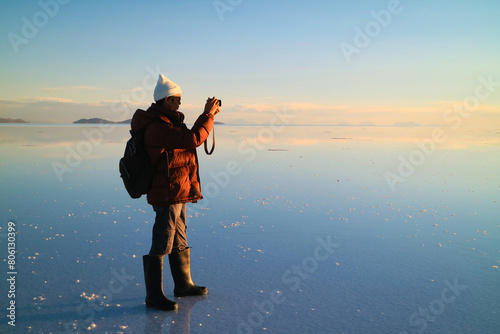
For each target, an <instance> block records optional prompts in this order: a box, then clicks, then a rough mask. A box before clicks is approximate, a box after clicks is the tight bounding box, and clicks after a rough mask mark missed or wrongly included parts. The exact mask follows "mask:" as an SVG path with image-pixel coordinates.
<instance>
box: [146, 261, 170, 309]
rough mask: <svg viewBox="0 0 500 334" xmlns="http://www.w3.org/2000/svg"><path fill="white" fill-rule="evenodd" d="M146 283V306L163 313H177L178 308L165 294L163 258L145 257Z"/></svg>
mask: <svg viewBox="0 0 500 334" xmlns="http://www.w3.org/2000/svg"><path fill="white" fill-rule="evenodd" d="M142 262H143V265H144V281H145V282H146V306H147V307H152V308H155V309H157V310H162V311H175V310H177V308H178V306H177V303H176V302H173V301H171V300H170V299H168V298H167V297H165V294H164V293H163V256H150V255H144V256H143V257H142Z"/></svg>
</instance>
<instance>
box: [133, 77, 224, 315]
mask: <svg viewBox="0 0 500 334" xmlns="http://www.w3.org/2000/svg"><path fill="white" fill-rule="evenodd" d="M181 95H182V91H181V89H180V87H179V85H177V84H175V83H174V82H172V81H171V80H170V79H168V78H167V77H165V76H164V75H162V74H160V75H159V78H158V83H157V84H156V88H155V90H154V100H155V103H152V104H151V106H150V107H149V108H148V109H147V110H141V109H138V110H137V111H136V112H135V114H134V116H133V118H132V123H131V127H132V131H133V132H137V131H140V130H142V129H144V128H145V129H146V131H145V134H144V143H145V146H146V150H147V152H148V155H149V159H150V162H151V164H152V165H153V166H155V165H156V164H157V162H158V163H159V165H158V168H157V169H156V172H155V175H154V177H153V181H152V184H151V188H150V190H149V191H148V193H147V201H148V203H149V204H151V205H152V206H153V210H154V211H155V213H156V217H155V223H154V226H153V237H152V244H151V249H150V251H149V254H147V255H144V256H143V268H144V280H145V284H146V306H147V307H152V308H155V309H159V310H165V311H173V310H176V309H177V308H178V305H177V303H176V302H174V301H171V300H169V299H168V298H167V297H165V294H164V292H163V258H164V256H165V255H167V254H168V259H169V265H170V271H171V274H172V277H173V279H174V284H175V287H174V295H175V296H176V297H185V296H200V295H205V294H207V292H208V289H207V288H206V287H203V286H197V285H195V284H194V283H193V281H192V279H191V266H190V258H191V257H190V247H188V244H187V239H186V203H190V202H192V203H196V202H197V201H198V200H200V199H202V198H203V196H202V194H201V187H200V175H199V170H198V168H199V166H198V156H197V154H196V148H197V147H198V146H200V145H201V144H202V143H203V142H204V141H205V140H206V139H207V138H208V135H209V134H210V131H211V130H212V127H213V124H214V116H215V115H216V114H217V113H219V111H220V107H219V101H218V100H217V99H216V98H215V97H214V98H209V99H208V100H207V102H206V104H205V109H204V111H203V113H202V114H201V115H200V116H199V117H198V119H197V120H196V122H195V123H194V125H193V127H192V128H191V129H189V128H188V127H187V126H186V124H184V114H183V113H181V112H179V111H178V110H179V106H180V105H181Z"/></svg>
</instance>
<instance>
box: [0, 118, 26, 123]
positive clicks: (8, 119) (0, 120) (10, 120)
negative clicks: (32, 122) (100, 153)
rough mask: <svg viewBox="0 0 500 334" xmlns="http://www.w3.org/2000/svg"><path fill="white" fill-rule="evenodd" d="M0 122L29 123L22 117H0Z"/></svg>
mask: <svg viewBox="0 0 500 334" xmlns="http://www.w3.org/2000/svg"><path fill="white" fill-rule="evenodd" d="M0 123H29V122H27V121H25V120H24V119H20V118H18V119H12V118H0Z"/></svg>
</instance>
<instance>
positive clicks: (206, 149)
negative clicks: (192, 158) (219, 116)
mask: <svg viewBox="0 0 500 334" xmlns="http://www.w3.org/2000/svg"><path fill="white" fill-rule="evenodd" d="M212 138H213V141H212V149H211V150H210V151H208V144H207V142H208V138H207V139H206V140H205V142H204V143H203V145H204V148H205V153H206V154H207V155H212V153H214V150H215V127H213V128H212Z"/></svg>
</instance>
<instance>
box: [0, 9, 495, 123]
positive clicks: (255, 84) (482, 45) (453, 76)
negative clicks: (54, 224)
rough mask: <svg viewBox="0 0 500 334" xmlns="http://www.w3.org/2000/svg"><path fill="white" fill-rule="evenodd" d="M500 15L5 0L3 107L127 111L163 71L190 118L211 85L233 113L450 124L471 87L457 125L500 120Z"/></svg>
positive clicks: (33, 114) (121, 115)
mask: <svg viewBox="0 0 500 334" xmlns="http://www.w3.org/2000/svg"><path fill="white" fill-rule="evenodd" d="M44 8H45V9H44ZM387 14H388V15H389V16H387ZM384 15H385V16H384ZM377 16H378V17H379V21H377V19H376V17H377ZM499 16H500V3H498V1H494V0H488V1H486V0H482V1H460V2H457V1H447V0H445V1H438V2H435V1H425V0H424V1H415V0H414V1H411V0H401V1H396V0H391V1H378V0H377V1H310V2H305V1H295V0H289V1H260V0H253V1H250V0H220V1H201V0H190V1H144V2H138V1H121V2H119V3H118V2H114V1H83V0H72V1H71V0H69V1H68V0H65V1H63V0H59V1H57V0H46V1H44V0H41V1H3V2H1V4H0V35H1V36H2V39H1V40H0V56H1V59H2V61H1V62H0V85H1V89H0V117H10V118H23V119H25V120H28V121H31V122H57V123H64V122H72V121H74V120H77V119H79V118H83V117H85V118H91V117H102V118H107V119H112V120H123V119H125V118H129V117H131V116H132V114H133V111H134V110H135V109H136V108H146V107H147V106H148V105H149V104H150V103H151V102H152V87H151V86H152V85H153V83H154V81H155V80H156V77H154V78H153V76H156V75H157V73H158V72H161V73H163V74H165V75H166V76H168V77H169V78H170V79H172V80H173V81H174V82H176V83H178V84H179V85H180V86H181V88H182V90H183V105H182V106H181V110H182V111H184V112H185V113H186V116H187V120H188V121H193V120H194V118H195V117H196V115H197V114H198V113H199V112H200V111H201V110H202V107H203V104H204V101H205V100H206V98H207V97H208V96H213V95H216V96H217V97H219V98H221V99H223V100H224V108H223V111H222V113H221V114H220V117H219V120H220V121H223V122H228V123H231V122H236V121H244V122H248V123H260V124H266V123H268V122H269V120H270V119H271V117H272V115H273V111H274V110H281V111H283V110H287V112H288V113H292V114H294V115H295V116H296V117H295V118H294V122H295V123H297V124H361V123H366V122H369V123H373V124H393V123H396V122H409V121H414V122H418V123H420V124H424V125H429V124H432V125H436V124H439V125H453V124H452V123H451V122H449V121H447V119H446V118H445V117H443V115H445V114H446V113H447V112H448V111H449V110H450V108H454V107H455V108H460V106H463V104H464V103H465V102H464V101H468V102H469V103H471V101H474V97H475V98H476V99H477V100H478V101H479V104H478V105H477V106H473V108H470V112H468V113H466V114H459V113H458V112H456V116H457V117H462V118H463V122H461V124H463V125H494V124H497V125H499V124H500V116H499V115H500V85H495V83H497V82H500V63H499V62H498V59H500V43H498V42H499V37H500V21H499V20H498V17H499ZM26 21H28V22H29V23H30V24H34V26H35V27H36V29H37V30H38V31H37V32H36V33H33V31H29V29H27V28H26V27H25V25H26ZM35 24H37V25H38V26H37V25H35ZM23 28H24V30H23ZM370 29H371V30H370ZM359 31H361V32H362V34H365V39H363V38H362V37H359V33H358V32H359ZM27 32H28V34H27ZM30 33H31V35H30ZM370 35H371V36H370ZM13 36H14V37H13ZM16 38H17V39H16ZM19 38H21V39H23V41H24V42H26V43H24V42H22V43H20V42H19V40H20V39H19ZM366 38H367V39H368V42H367V39H366ZM13 41H14V42H13ZM356 41H357V42H358V44H356ZM360 41H363V42H364V43H365V44H366V45H362V44H360V43H359V42H360ZM16 43H17V44H16ZM342 45H350V46H352V47H355V48H356V49H357V53H351V54H350V55H348V56H347V57H346V54H345V53H344V52H343V51H342V48H341V46H342ZM351 50H352V49H351ZM16 51H17V52H16ZM479 78H482V80H481V79H479ZM484 82H490V85H489V87H484ZM478 86H481V87H479V88H478ZM492 87H493V88H492ZM488 88H490V90H488ZM478 89H479V91H480V92H482V94H481V95H480V97H481V98H478V97H477V96H476V95H477V94H476V91H477V90H478ZM486 93H488V94H486ZM117 106H123V108H118V107H117ZM118 109H119V110H120V111H119V112H117V110H118ZM450 113H451V112H448V115H451V114H450ZM464 115H467V116H466V117H465V116H464ZM448 119H449V117H448Z"/></svg>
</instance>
